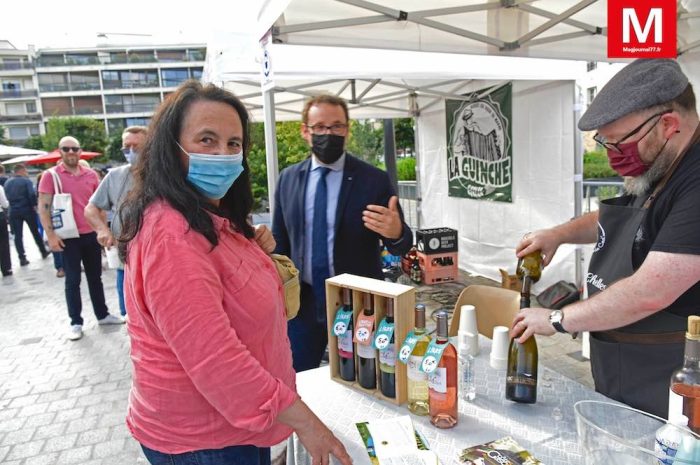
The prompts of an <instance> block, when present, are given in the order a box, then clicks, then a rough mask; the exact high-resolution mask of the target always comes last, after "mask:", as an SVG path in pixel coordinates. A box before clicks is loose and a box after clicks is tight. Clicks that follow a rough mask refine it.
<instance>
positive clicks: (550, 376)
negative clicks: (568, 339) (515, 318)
mask: <svg viewBox="0 0 700 465" xmlns="http://www.w3.org/2000/svg"><path fill="white" fill-rule="evenodd" d="M479 343H480V346H481V352H480V354H479V355H478V356H477V357H476V359H475V362H476V363H475V371H474V374H475V378H476V399H475V400H474V401H472V402H469V401H462V400H461V399H460V403H459V423H458V424H457V426H455V427H454V428H452V429H448V430H441V429H438V428H435V427H434V426H432V425H431V424H430V421H429V419H428V417H419V416H415V415H412V414H410V413H409V411H408V409H407V408H406V406H405V405H403V406H397V405H394V404H390V403H388V402H384V401H382V400H378V399H375V398H374V397H371V396H368V395H365V394H363V393H360V392H358V391H355V390H353V389H350V388H348V387H346V386H343V385H341V384H339V383H336V382H334V381H332V380H331V379H330V374H329V367H322V368H317V369H315V370H309V371H305V372H302V373H299V374H298V375H297V389H298V392H299V394H300V395H301V397H302V399H303V400H304V402H306V403H307V404H308V405H309V407H310V408H311V409H312V410H313V411H314V412H315V413H316V415H318V416H319V417H320V418H321V420H322V421H323V422H324V423H325V424H326V425H327V426H328V427H329V428H330V429H331V430H332V431H333V433H334V434H335V435H336V436H337V437H338V438H339V439H340V440H341V441H342V442H343V444H344V445H345V447H346V448H347V450H348V453H349V454H350V456H351V457H352V458H353V460H354V463H355V465H370V461H369V457H368V455H367V452H366V450H365V448H364V446H363V444H362V441H361V439H360V435H359V433H358V432H357V429H356V428H355V423H359V422H364V421H372V420H373V419H379V418H391V417H395V416H398V415H406V414H410V415H411V418H412V419H413V424H414V426H415V428H416V429H417V430H419V431H420V432H421V433H422V434H423V436H425V438H426V439H427V440H428V443H429V445H430V448H431V449H432V450H434V451H436V452H437V454H438V456H439V458H440V461H441V463H442V464H443V465H452V464H458V463H459V460H458V456H459V453H460V452H461V451H462V449H464V448H466V447H469V446H473V445H477V444H482V443H485V442H489V441H492V440H495V439H499V438H501V437H504V436H512V437H513V438H514V439H515V440H516V441H518V443H520V445H522V446H523V447H525V448H526V449H528V450H529V451H530V452H531V453H532V454H533V455H534V456H535V457H537V458H538V459H540V460H541V461H542V462H544V463H545V464H547V465H569V464H581V463H583V459H582V457H581V454H580V449H579V446H578V443H577V437H576V421H575V417H574V404H575V403H576V402H577V401H579V400H584V399H595V400H607V401H610V399H608V398H607V397H605V396H602V395H600V394H598V393H596V392H595V391H593V390H591V389H589V388H587V387H585V386H583V385H582V384H580V383H578V382H576V381H573V380H570V379H569V378H566V377H564V376H562V375H560V374H559V373H556V372H554V371H552V370H550V369H548V368H546V367H543V366H542V365H540V367H539V368H540V369H539V381H538V389H537V403H536V404H531V405H527V404H518V403H514V402H511V401H508V400H506V398H505V371H502V372H501V371H496V370H494V369H493V368H491V366H490V365H489V363H488V355H489V352H490V345H491V341H490V340H489V339H486V338H484V337H480V341H479ZM562 357H564V354H562ZM287 465H311V461H310V457H309V455H308V454H307V453H306V451H305V450H304V448H303V446H302V445H301V443H300V442H299V440H298V438H297V437H296V435H293V436H292V437H291V438H290V440H289V443H288V450H287Z"/></svg>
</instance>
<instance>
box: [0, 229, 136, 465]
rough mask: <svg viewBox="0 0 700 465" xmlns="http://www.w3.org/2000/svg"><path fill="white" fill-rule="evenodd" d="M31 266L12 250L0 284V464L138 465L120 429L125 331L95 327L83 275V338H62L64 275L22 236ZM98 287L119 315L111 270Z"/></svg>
mask: <svg viewBox="0 0 700 465" xmlns="http://www.w3.org/2000/svg"><path fill="white" fill-rule="evenodd" d="M25 248H26V249H27V254H28V259H29V261H30V264H29V266H25V267H20V266H19V260H18V259H17V255H16V253H15V251H14V245H11V249H12V263H13V270H14V275H13V276H11V277H8V278H3V279H2V280H1V281H0V463H3V464H5V465H40V464H41V465H59V464H71V463H75V464H81V465H127V464H128V465H131V464H146V463H147V462H146V460H145V459H144V458H142V456H141V452H140V448H139V446H138V444H137V443H136V441H134V440H133V439H132V438H131V436H130V435H129V432H128V431H127V428H126V425H125V423H124V417H125V412H126V405H127V399H128V394H129V387H130V385H131V362H130V360H129V353H128V351H129V347H128V338H127V335H126V328H125V326H124V325H118V326H104V327H103V326H98V325H97V323H96V320H95V315H94V313H93V312H92V306H91V304H90V297H89V296H88V294H87V285H86V284H85V282H84V281H85V280H84V277H83V285H82V288H83V295H82V298H83V318H84V319H85V325H84V331H85V335H84V337H83V338H82V339H81V340H79V341H75V342H72V341H69V340H67V339H66V333H67V331H68V329H69V320H68V315H67V311H66V304H65V299H64V293H63V278H56V276H55V270H54V269H53V261H52V260H51V258H50V257H49V258H47V259H45V260H42V259H41V256H40V255H39V252H38V250H37V249H36V245H35V244H33V243H31V236H30V235H29V234H26V233H25ZM102 280H103V283H104V287H105V295H106V297H107V305H108V307H109V309H110V313H112V314H119V306H118V303H117V295H116V290H115V282H116V276H115V272H114V270H107V271H105V272H104V273H103V276H102Z"/></svg>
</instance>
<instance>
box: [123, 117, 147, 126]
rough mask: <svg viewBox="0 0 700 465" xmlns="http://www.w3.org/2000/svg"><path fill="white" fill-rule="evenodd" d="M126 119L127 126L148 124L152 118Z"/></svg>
mask: <svg viewBox="0 0 700 465" xmlns="http://www.w3.org/2000/svg"><path fill="white" fill-rule="evenodd" d="M125 121H126V125H127V126H148V123H150V122H151V118H127V119H126V120H125Z"/></svg>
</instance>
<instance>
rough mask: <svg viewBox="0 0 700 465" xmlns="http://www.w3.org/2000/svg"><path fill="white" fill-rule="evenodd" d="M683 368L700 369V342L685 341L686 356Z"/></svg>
mask: <svg viewBox="0 0 700 465" xmlns="http://www.w3.org/2000/svg"><path fill="white" fill-rule="evenodd" d="M683 368H700V341H699V340H694V339H688V338H687V337H686V339H685V355H684V357H683Z"/></svg>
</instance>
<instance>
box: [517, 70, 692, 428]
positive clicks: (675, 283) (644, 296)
mask: <svg viewBox="0 0 700 465" xmlns="http://www.w3.org/2000/svg"><path fill="white" fill-rule="evenodd" d="M578 127H579V129H581V130H584V131H589V130H597V133H596V135H595V136H594V139H595V140H596V141H597V142H598V143H599V144H600V145H602V146H603V147H605V149H606V150H607V154H608V159H609V161H610V166H611V167H612V168H613V169H614V170H615V171H616V172H617V173H619V174H620V175H621V176H623V177H624V178H625V190H626V195H624V196H622V197H617V198H613V199H609V200H605V201H603V202H601V204H600V209H599V210H598V211H596V212H591V213H588V214H586V215H583V216H580V217H578V218H575V219H573V220H571V221H569V222H567V223H565V224H561V225H559V226H556V227H553V228H550V229H543V230H540V231H536V232H534V233H530V234H527V235H526V236H525V237H524V238H523V239H522V240H521V242H520V243H519V244H518V246H517V248H516V253H517V255H518V256H519V257H522V256H523V255H525V254H528V253H531V252H534V251H537V250H540V251H541V252H542V254H543V255H544V263H545V265H547V264H548V263H549V262H550V261H551V259H552V256H553V255H554V253H555V252H556V250H557V248H558V247H559V245H561V244H564V243H574V244H583V243H596V246H595V249H594V253H593V256H592V258H591V261H590V266H589V270H588V275H587V279H586V281H587V286H588V295H589V299H587V300H584V301H581V302H577V303H575V304H572V305H568V306H566V307H564V308H563V309H562V310H549V309H541V308H530V309H524V310H523V311H522V312H521V313H520V314H519V315H518V316H517V317H516V318H515V320H514V322H513V329H512V334H513V335H514V336H518V335H520V337H519V341H521V342H524V340H525V339H527V338H528V337H530V336H532V335H533V334H541V335H551V334H554V333H555V332H556V331H558V332H569V333H573V332H578V331H591V369H592V372H593V379H594V381H595V386H596V390H597V391H598V392H601V393H603V394H605V395H606V396H609V397H612V398H613V399H616V400H619V401H622V402H625V403H627V404H629V405H631V406H633V407H635V408H638V409H641V410H645V411H647V412H650V413H653V414H655V415H658V416H661V417H666V416H667V414H668V413H669V381H670V377H671V373H672V372H673V371H674V370H676V369H677V368H679V367H680V366H681V365H682V363H683V348H684V336H685V328H686V327H687V319H688V316H689V315H695V314H697V313H698V310H699V309H700V283H698V280H699V279H700V206H699V205H700V144H699V143H698V141H699V140H700V131H699V130H698V114H697V111H696V108H695V95H694V94H693V89H692V86H691V84H689V83H688V78H687V76H686V75H685V74H683V72H682V71H681V69H680V67H679V66H678V63H677V62H676V61H675V60H668V59H655V60H636V61H634V62H632V63H630V64H629V65H628V66H626V67H625V68H623V69H622V71H620V72H619V73H618V74H617V75H615V77H613V78H612V79H611V80H610V81H609V82H608V84H607V85H606V86H605V87H604V88H603V89H602V90H601V91H600V93H599V94H598V96H597V97H596V98H595V100H594V101H593V103H592V104H591V106H590V108H589V109H588V111H586V113H585V114H584V115H583V117H582V118H581V120H580V121H579V123H578ZM681 408H682V400H680V398H678V397H676V398H673V396H672V400H671V406H670V409H671V411H678V412H679V413H680V409H681Z"/></svg>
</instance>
